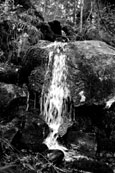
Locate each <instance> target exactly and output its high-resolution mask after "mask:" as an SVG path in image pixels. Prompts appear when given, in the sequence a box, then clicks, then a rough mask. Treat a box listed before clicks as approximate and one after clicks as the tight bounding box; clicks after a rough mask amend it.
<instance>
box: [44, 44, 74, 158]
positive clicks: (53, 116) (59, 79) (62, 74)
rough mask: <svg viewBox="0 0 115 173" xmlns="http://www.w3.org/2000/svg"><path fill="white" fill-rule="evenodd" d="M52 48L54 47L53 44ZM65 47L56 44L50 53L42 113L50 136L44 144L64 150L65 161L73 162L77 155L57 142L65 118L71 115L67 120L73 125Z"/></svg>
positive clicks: (50, 147)
mask: <svg viewBox="0 0 115 173" xmlns="http://www.w3.org/2000/svg"><path fill="white" fill-rule="evenodd" d="M50 46H51V47H52V44H50V45H49V47H50ZM65 46H66V43H54V44H53V51H50V52H49V62H48V68H47V71H46V75H45V82H44V86H43V89H42V97H41V113H42V115H43V116H44V118H45V121H46V123H47V124H48V125H49V128H50V134H49V136H48V137H47V138H46V139H45V141H44V143H45V144H46V145H47V146H48V148H49V149H59V150H62V151H63V152H64V155H65V160H72V155H75V153H73V152H72V153H71V152H70V151H69V152H68V151H67V148H66V147H64V146H62V145H60V144H59V143H58V141H57V137H58V135H59V129H60V127H61V125H63V123H64V122H63V121H64V117H67V116H68V115H69V116H68V118H67V119H68V123H70V124H71V123H72V121H71V118H69V117H71V115H70V114H71V108H69V109H68V107H67V105H66V104H65V100H66V101H67V100H70V101H71V96H70V90H69V84H68V82H67V75H68V66H67V58H68V57H67V55H66V53H64V47H65ZM49 76H50V77H49ZM69 106H70V105H69ZM70 107H71V106H70Z"/></svg>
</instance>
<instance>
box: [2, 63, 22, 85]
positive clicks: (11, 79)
mask: <svg viewBox="0 0 115 173" xmlns="http://www.w3.org/2000/svg"><path fill="white" fill-rule="evenodd" d="M18 71H19V67H16V66H14V65H10V64H9V65H8V64H6V63H1V64H0V82H4V83H9V84H16V83H18V77H19V73H18Z"/></svg>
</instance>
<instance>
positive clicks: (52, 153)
mask: <svg viewBox="0 0 115 173" xmlns="http://www.w3.org/2000/svg"><path fill="white" fill-rule="evenodd" d="M47 158H48V159H49V161H50V162H53V163H54V164H56V165H58V164H60V163H61V162H62V160H63V158H64V153H63V152H62V151H61V150H49V151H48V153H47Z"/></svg>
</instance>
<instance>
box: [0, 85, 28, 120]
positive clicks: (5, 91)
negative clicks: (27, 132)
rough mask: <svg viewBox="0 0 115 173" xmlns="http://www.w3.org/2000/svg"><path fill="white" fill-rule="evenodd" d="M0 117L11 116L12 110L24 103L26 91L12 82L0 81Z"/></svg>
mask: <svg viewBox="0 0 115 173" xmlns="http://www.w3.org/2000/svg"><path fill="white" fill-rule="evenodd" d="M0 93H1V94H0V118H8V117H9V118H11V119H12V118H13V116H12V110H15V109H16V108H17V107H19V105H26V98H27V93H28V91H27V90H26V88H25V89H24V88H20V87H18V86H16V85H14V84H6V83H0Z"/></svg>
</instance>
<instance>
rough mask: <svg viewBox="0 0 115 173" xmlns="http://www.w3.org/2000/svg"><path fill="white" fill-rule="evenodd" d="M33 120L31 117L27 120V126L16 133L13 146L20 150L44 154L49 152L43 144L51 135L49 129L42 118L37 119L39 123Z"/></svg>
mask: <svg viewBox="0 0 115 173" xmlns="http://www.w3.org/2000/svg"><path fill="white" fill-rule="evenodd" d="M27 115H29V114H27ZM31 120H32V119H31ZM31 120H30V117H29V118H27V119H26V122H25V125H24V126H23V127H22V128H21V129H20V130H19V131H18V132H17V133H16V135H15V136H14V138H13V139H12V142H11V144H12V145H13V146H14V147H15V148H16V149H18V150H21V149H27V150H32V151H34V152H44V151H45V150H47V146H46V145H45V144H43V141H44V139H45V138H46V137H47V135H48V134H49V128H48V126H47V124H46V123H45V122H44V121H43V120H42V119H40V118H38V119H37V122H34V121H35V120H34V121H33V122H32V121H31Z"/></svg>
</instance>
